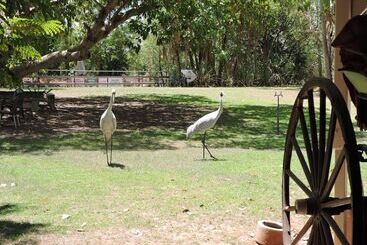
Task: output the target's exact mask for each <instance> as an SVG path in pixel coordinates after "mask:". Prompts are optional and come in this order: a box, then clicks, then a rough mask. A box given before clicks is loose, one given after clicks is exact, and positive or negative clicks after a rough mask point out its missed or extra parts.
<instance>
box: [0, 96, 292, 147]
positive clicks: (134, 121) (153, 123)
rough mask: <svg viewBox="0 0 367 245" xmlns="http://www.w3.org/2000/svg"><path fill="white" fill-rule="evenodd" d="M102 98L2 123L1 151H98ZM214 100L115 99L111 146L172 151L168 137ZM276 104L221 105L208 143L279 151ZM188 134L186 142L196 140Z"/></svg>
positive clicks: (63, 102) (284, 111)
mask: <svg viewBox="0 0 367 245" xmlns="http://www.w3.org/2000/svg"><path fill="white" fill-rule="evenodd" d="M108 101H109V98H108V97H88V98H61V99H58V100H57V106H58V112H57V113H49V112H47V111H45V112H41V113H39V114H38V115H37V117H36V118H34V119H31V120H28V121H27V122H26V123H25V124H23V126H22V128H20V129H18V130H14V129H13V128H12V127H2V128H1V130H2V131H3V135H2V136H0V147H1V148H0V149H1V150H2V151H3V152H14V151H19V152H38V151H45V152H46V154H47V153H48V152H49V153H51V152H52V151H57V150H63V149H78V150H103V149H104V148H103V147H104V144H103V138H102V134H101V132H100V130H99V118H100V115H101V114H102V113H103V111H104V110H105V109H106V107H107V103H108ZM217 106H218V102H216V101H211V100H209V99H207V98H206V97H203V96H189V95H156V94H153V95H145V94H144V95H133V96H128V97H118V98H117V99H116V103H115V105H114V107H113V111H114V113H115V115H116V118H117V121H118V126H117V128H118V130H117V131H116V133H115V135H114V149H117V150H142V149H148V150H157V149H175V148H176V147H177V146H175V144H173V142H172V141H179V140H185V136H184V132H185V131H186V128H187V127H188V126H189V125H190V124H191V123H193V122H195V121H196V120H197V119H198V118H200V117H201V116H203V115H205V114H206V113H209V112H211V111H213V110H216V108H217ZM276 110H277V108H276V106H262V105H238V106H237V105H235V106H226V105H225V107H224V112H223V114H222V116H221V118H220V119H219V120H218V122H217V125H216V126H215V128H214V129H212V130H211V131H209V132H208V134H207V136H208V141H207V142H208V144H209V146H211V147H240V148H255V149H282V148H283V147H284V134H281V135H276ZM290 112H291V106H289V105H284V106H282V107H281V113H280V128H281V130H282V132H285V131H286V128H287V124H288V120H289V115H290ZM199 138H200V136H199V135H194V137H193V138H192V139H190V140H194V141H197V140H199Z"/></svg>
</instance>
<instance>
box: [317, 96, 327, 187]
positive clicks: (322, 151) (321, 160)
mask: <svg viewBox="0 0 367 245" xmlns="http://www.w3.org/2000/svg"><path fill="white" fill-rule="evenodd" d="M319 128H320V133H319V162H318V168H317V169H318V171H319V172H318V176H319V179H318V181H320V182H319V186H320V188H322V173H323V166H324V164H323V163H324V156H325V137H326V135H325V132H326V95H325V91H323V90H320V124H319Z"/></svg>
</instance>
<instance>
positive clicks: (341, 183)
mask: <svg viewBox="0 0 367 245" xmlns="http://www.w3.org/2000/svg"><path fill="white" fill-rule="evenodd" d="M352 1H353V0H336V21H335V32H336V34H339V32H340V31H341V29H342V28H343V26H344V25H345V23H346V22H347V21H348V20H349V19H350V18H351V16H352ZM334 62H335V71H334V77H335V81H334V82H335V84H336V86H337V87H338V88H339V90H340V92H341V94H342V95H343V97H344V99H345V102H346V103H347V106H348V108H350V98H349V94H348V89H347V86H346V84H345V82H344V80H343V76H342V74H341V73H340V72H338V69H339V68H341V67H342V62H341V58H340V55H339V49H336V50H335V61H334ZM343 144H344V142H343V139H342V133H341V131H340V126H339V124H337V126H336V129H335V141H334V148H335V149H336V150H335V159H338V156H339V154H340V152H341V148H342V147H343ZM345 166H346V165H345V164H344V165H343V167H342V169H341V170H340V173H339V175H338V178H337V179H336V182H335V189H334V191H335V197H341V198H342V197H345V196H347V181H348V179H347V175H346V173H347V171H346V169H345ZM336 222H337V224H338V225H339V227H340V229H341V230H342V231H343V233H344V232H346V229H345V228H346V224H347V222H345V217H344V215H339V216H338V217H336ZM335 244H340V243H339V240H338V239H335Z"/></svg>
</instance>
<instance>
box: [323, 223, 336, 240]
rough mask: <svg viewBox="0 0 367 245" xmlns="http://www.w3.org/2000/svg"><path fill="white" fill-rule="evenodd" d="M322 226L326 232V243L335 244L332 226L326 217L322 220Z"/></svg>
mask: <svg viewBox="0 0 367 245" xmlns="http://www.w3.org/2000/svg"><path fill="white" fill-rule="evenodd" d="M321 226H322V230H323V233H324V238H325V244H326V245H333V244H334V242H333V236H332V234H331V231H330V226H329V225H328V223H327V222H326V221H325V220H324V219H322V220H321Z"/></svg>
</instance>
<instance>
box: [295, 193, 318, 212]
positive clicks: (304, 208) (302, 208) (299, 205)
mask: <svg viewBox="0 0 367 245" xmlns="http://www.w3.org/2000/svg"><path fill="white" fill-rule="evenodd" d="M319 210H320V202H319V201H318V200H317V199H316V198H312V197H311V198H306V199H297V200H296V202H295V211H296V214H306V215H314V214H317V213H319Z"/></svg>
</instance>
